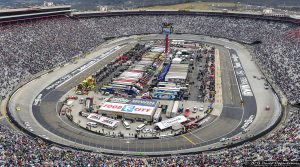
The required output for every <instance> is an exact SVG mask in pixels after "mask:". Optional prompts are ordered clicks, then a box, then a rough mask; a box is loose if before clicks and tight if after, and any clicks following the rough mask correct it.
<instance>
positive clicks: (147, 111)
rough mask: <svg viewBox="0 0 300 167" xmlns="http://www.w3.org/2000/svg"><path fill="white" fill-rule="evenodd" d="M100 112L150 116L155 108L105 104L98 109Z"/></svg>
mask: <svg viewBox="0 0 300 167" xmlns="http://www.w3.org/2000/svg"><path fill="white" fill-rule="evenodd" d="M100 111H112V112H120V113H124V114H126V113H130V114H139V115H149V116H152V115H153V112H154V111H155V107H150V106H144V105H133V104H124V103H110V102H105V103H104V104H103V105H102V106H101V107H100Z"/></svg>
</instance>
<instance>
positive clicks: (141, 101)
mask: <svg viewBox="0 0 300 167" xmlns="http://www.w3.org/2000/svg"><path fill="white" fill-rule="evenodd" d="M156 103H157V101H156V100H149V99H132V101H131V104H136V105H143V106H151V107H155V106H156Z"/></svg>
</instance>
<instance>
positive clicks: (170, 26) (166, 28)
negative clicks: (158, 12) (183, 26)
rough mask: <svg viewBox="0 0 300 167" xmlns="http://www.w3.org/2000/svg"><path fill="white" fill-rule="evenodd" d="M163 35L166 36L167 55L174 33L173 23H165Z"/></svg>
mask: <svg viewBox="0 0 300 167" xmlns="http://www.w3.org/2000/svg"><path fill="white" fill-rule="evenodd" d="M162 33H163V34H165V35H166V37H165V41H166V42H165V54H168V52H169V34H172V33H173V24H172V23H163V26H162Z"/></svg>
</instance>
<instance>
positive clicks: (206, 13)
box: [71, 10, 299, 23]
mask: <svg viewBox="0 0 300 167" xmlns="http://www.w3.org/2000/svg"><path fill="white" fill-rule="evenodd" d="M71 15H72V16H73V17H74V18H90V17H111V16H131V15H191V16H193V15H194V16H197V15H201V16H218V17H236V18H251V19H263V20H271V21H283V22H292V23H299V19H297V18H295V17H290V16H288V15H265V14H263V13H250V12H221V11H192V10H188V11H187V10H163V11H162V10H130V11H129V10H128V11H124V10H119V11H109V12H97V11H91V12H73V13H72V14H71Z"/></svg>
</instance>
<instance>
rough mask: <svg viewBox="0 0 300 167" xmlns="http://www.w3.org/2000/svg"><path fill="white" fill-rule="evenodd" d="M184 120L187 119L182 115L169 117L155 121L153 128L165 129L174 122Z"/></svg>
mask: <svg viewBox="0 0 300 167" xmlns="http://www.w3.org/2000/svg"><path fill="white" fill-rule="evenodd" d="M185 121H187V118H186V117H184V116H183V115H179V116H176V117H174V118H170V119H167V120H164V121H161V122H158V123H155V124H154V128H155V129H160V130H166V129H168V128H171V127H172V125H174V124H178V123H182V122H185Z"/></svg>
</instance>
